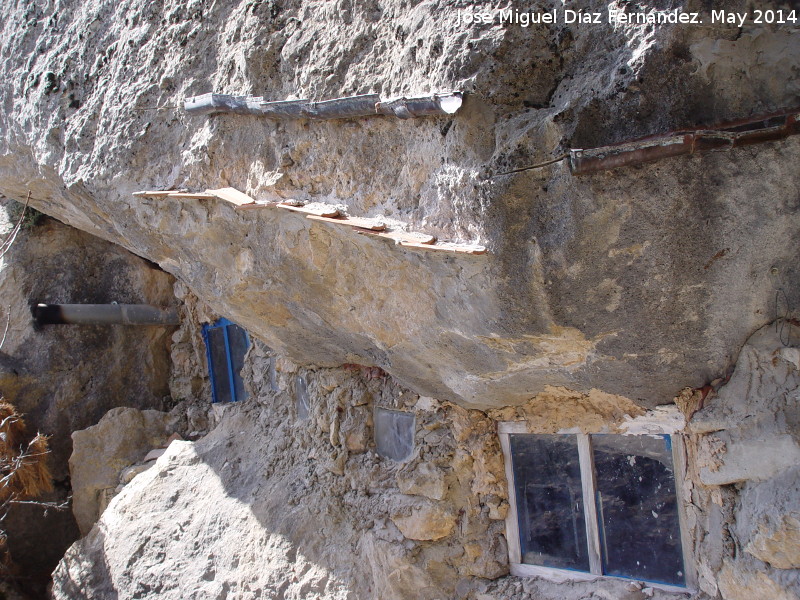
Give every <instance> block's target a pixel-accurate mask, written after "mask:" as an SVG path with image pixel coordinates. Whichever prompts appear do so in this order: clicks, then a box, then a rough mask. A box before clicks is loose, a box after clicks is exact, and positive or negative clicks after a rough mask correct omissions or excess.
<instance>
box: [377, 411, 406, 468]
mask: <svg viewBox="0 0 800 600" xmlns="http://www.w3.org/2000/svg"><path fill="white" fill-rule="evenodd" d="M374 421H375V446H376V447H377V450H378V454H380V455H381V456H383V457H385V458H390V459H392V460H396V461H403V460H406V459H407V458H408V457H409V456H411V453H412V452H414V424H415V419H414V414H413V413H408V412H403V411H400V410H389V409H387V408H376V409H375V417H374Z"/></svg>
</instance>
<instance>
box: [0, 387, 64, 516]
mask: <svg viewBox="0 0 800 600" xmlns="http://www.w3.org/2000/svg"><path fill="white" fill-rule="evenodd" d="M24 437H25V422H24V421H23V420H22V417H20V416H19V414H18V413H17V411H16V409H15V408H14V407H13V406H12V405H11V404H9V403H8V402H5V401H0V502H2V501H6V500H9V499H16V500H25V499H31V498H35V497H37V496H40V495H42V494H44V493H46V492H51V491H53V478H52V475H51V474H50V468H49V467H48V466H47V455H48V453H49V452H50V449H49V447H48V445H47V436H44V435H41V434H39V435H36V436H35V437H34V438H33V439H32V440H31V441H30V442H28V443H27V444H26V443H25V442H24V441H23V440H24Z"/></svg>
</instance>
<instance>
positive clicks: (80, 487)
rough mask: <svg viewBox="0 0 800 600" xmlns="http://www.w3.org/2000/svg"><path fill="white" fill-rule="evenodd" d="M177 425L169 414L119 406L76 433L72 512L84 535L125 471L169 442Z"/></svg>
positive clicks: (71, 458) (72, 459) (73, 459)
mask: <svg viewBox="0 0 800 600" xmlns="http://www.w3.org/2000/svg"><path fill="white" fill-rule="evenodd" d="M176 425H177V423H176V419H175V417H173V416H171V415H170V414H169V413H163V412H159V411H157V410H144V411H142V410H137V409H135V408H115V409H112V410H110V411H108V412H107V413H106V414H105V416H104V417H103V418H102V419H101V420H100V422H99V423H98V424H97V425H94V426H92V427H89V428H88V429H83V430H81V431H76V432H74V433H73V434H72V448H73V450H72V456H70V459H69V470H70V474H71V476H72V513H73V514H74V515H75V520H76V521H77V522H78V527H79V528H80V531H81V535H82V536H84V535H86V534H87V533H89V530H90V529H91V528H92V525H94V524H95V522H96V521H97V519H98V517H99V516H100V514H101V513H102V511H103V509H105V507H106V504H107V500H106V498H108V497H110V496H113V494H114V491H115V489H116V487H117V485H118V484H119V480H120V474H121V472H122V470H123V469H124V468H126V467H129V466H131V465H133V464H134V463H137V462H139V461H141V460H143V459H145V457H146V456H147V454H148V452H150V451H151V450H152V449H153V448H158V447H160V446H162V445H163V444H165V443H166V441H167V439H168V438H169V436H170V435H171V434H172V433H174V431H175V428H176Z"/></svg>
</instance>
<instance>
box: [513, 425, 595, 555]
mask: <svg viewBox="0 0 800 600" xmlns="http://www.w3.org/2000/svg"><path fill="white" fill-rule="evenodd" d="M509 441H510V444H511V457H512V464H513V469H514V488H515V489H514V491H515V493H516V499H517V514H518V518H519V537H520V546H521V548H520V549H521V553H522V562H523V563H527V564H530V565H542V566H546V567H555V568H559V569H575V570H579V571H588V570H589V555H588V552H587V546H586V521H585V518H584V511H583V492H582V490H581V467H580V461H579V459H578V438H577V437H576V436H574V435H527V434H525V435H518V434H512V435H510V436H509Z"/></svg>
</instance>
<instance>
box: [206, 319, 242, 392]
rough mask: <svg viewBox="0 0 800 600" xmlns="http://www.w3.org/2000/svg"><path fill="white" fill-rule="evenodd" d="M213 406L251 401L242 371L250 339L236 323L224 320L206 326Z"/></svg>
mask: <svg viewBox="0 0 800 600" xmlns="http://www.w3.org/2000/svg"><path fill="white" fill-rule="evenodd" d="M203 341H204V342H205V344H206V357H207V358H208V374H209V376H210V377H211V401H212V402H237V401H239V400H244V399H245V398H247V392H246V391H245V389H244V383H243V382H242V376H241V371H242V367H243V366H244V355H245V353H246V352H247V348H249V347H250V336H248V335H247V332H246V331H245V330H244V329H242V328H241V327H239V326H238V325H237V324H236V323H233V322H231V321H229V320H228V319H225V318H222V319H220V320H218V321H217V322H216V323H213V324H209V323H206V324H204V325H203Z"/></svg>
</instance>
